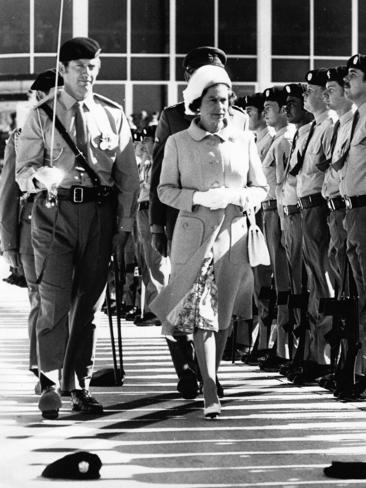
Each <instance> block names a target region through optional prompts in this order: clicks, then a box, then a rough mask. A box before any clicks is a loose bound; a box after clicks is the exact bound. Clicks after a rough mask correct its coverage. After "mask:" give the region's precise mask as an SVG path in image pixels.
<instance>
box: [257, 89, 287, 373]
mask: <svg viewBox="0 0 366 488" xmlns="http://www.w3.org/2000/svg"><path fill="white" fill-rule="evenodd" d="M285 105H286V91H285V90H284V89H283V88H282V87H279V86H273V87H272V88H268V89H267V90H265V91H264V118H265V121H266V124H267V125H268V126H269V127H272V128H273V129H274V131H275V136H274V139H273V142H272V144H271V146H270V148H269V150H268V152H267V154H266V157H265V158H264V160H263V163H262V167H263V171H264V174H265V176H266V178H267V183H268V185H269V192H268V194H267V196H266V199H265V200H264V201H263V202H262V209H263V221H264V232H265V236H266V241H267V246H268V250H269V254H270V257H271V264H272V269H273V275H274V284H275V290H276V295H277V321H276V329H275V330H276V351H275V352H274V351H271V353H270V355H269V356H268V357H267V358H266V359H265V361H263V362H261V364H260V367H261V368H262V369H264V370H271V371H273V370H274V371H275V370H277V369H279V367H280V366H281V364H283V363H284V362H286V360H288V359H289V348H288V341H287V333H286V325H287V323H288V321H289V313H288V307H287V298H288V293H289V289H290V279H289V274H288V266H287V258H286V252H285V248H284V246H283V243H282V230H281V217H280V216H281V215H282V207H280V205H278V203H277V195H276V189H277V185H278V183H279V182H280V181H281V179H282V178H283V174H284V169H285V164H286V161H287V158H288V155H289V153H290V147H291V140H292V137H293V134H292V133H291V131H290V130H289V125H288V122H287V114H286V106H285Z"/></svg>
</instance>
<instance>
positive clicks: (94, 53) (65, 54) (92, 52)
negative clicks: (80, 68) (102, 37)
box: [60, 37, 101, 63]
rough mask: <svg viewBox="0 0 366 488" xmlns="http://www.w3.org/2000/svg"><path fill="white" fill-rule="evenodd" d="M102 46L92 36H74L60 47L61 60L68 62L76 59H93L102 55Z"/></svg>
mask: <svg viewBox="0 0 366 488" xmlns="http://www.w3.org/2000/svg"><path fill="white" fill-rule="evenodd" d="M100 52H101V48H100V45H99V43H98V42H97V41H95V40H94V39H91V38H90V37H74V38H73V39H70V40H69V41H66V42H64V44H62V46H61V49H60V61H61V63H66V62H67V61H72V60H74V59H93V58H96V57H98V56H99V55H100Z"/></svg>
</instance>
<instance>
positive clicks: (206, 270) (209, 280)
mask: <svg viewBox="0 0 366 488" xmlns="http://www.w3.org/2000/svg"><path fill="white" fill-rule="evenodd" d="M167 319H168V321H169V322H170V323H171V324H174V325H175V327H174V333H178V334H192V333H193V332H194V330H195V329H204V330H211V331H214V332H218V330H219V322H218V300H217V285H216V282H215V271H214V259H213V252H212V251H211V252H210V254H209V255H208V256H207V257H206V258H205V259H204V261H203V263H202V266H201V269H200V271H199V273H198V276H197V278H196V280H195V282H194V283H193V286H192V289H191V290H190V291H189V292H188V293H187V294H186V295H185V296H184V297H183V298H182V299H181V300H180V301H179V303H178V304H177V305H176V307H175V308H174V309H173V310H172V311H171V312H170V313H169V315H168V317H167Z"/></svg>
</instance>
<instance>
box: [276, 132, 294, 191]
mask: <svg viewBox="0 0 366 488" xmlns="http://www.w3.org/2000/svg"><path fill="white" fill-rule="evenodd" d="M290 150H291V143H290V141H289V140H288V139H286V138H285V137H282V139H281V142H280V144H278V145H277V146H276V148H275V159H276V182H277V184H279V183H280V182H281V181H282V180H283V177H284V173H285V167H286V162H287V158H288V157H289V154H290Z"/></svg>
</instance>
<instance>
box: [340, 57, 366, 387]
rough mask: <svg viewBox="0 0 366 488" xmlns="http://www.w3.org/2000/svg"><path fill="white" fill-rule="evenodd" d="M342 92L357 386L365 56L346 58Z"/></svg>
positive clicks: (362, 304) (364, 253) (364, 270)
mask: <svg viewBox="0 0 366 488" xmlns="http://www.w3.org/2000/svg"><path fill="white" fill-rule="evenodd" d="M347 69H348V74H347V76H346V77H345V84H344V89H345V94H346V96H347V97H348V98H349V99H350V100H351V101H352V102H353V103H354V104H355V105H356V107H357V110H356V111H355V113H354V116H353V120H352V125H351V133H350V137H349V143H348V146H347V148H346V150H345V151H344V154H343V158H344V159H345V164H344V166H343V168H342V169H341V170H340V174H341V184H340V191H341V194H342V196H343V197H344V199H345V202H346V208H347V210H346V218H345V229H346V232H347V256H348V259H349V261H350V264H351V268H352V273H353V277H354V279H355V281H356V286H357V291H358V296H359V312H360V329H359V331H360V334H359V339H360V342H361V346H362V347H361V351H360V353H359V357H358V364H357V373H359V374H360V375H361V378H360V389H361V390H364V389H365V388H366V380H365V374H366V339H365V330H366V170H365V156H366V151H365V147H366V146H365V141H366V55H364V54H355V55H353V56H352V57H351V58H349V59H348V61H347Z"/></svg>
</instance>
